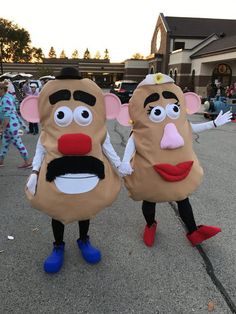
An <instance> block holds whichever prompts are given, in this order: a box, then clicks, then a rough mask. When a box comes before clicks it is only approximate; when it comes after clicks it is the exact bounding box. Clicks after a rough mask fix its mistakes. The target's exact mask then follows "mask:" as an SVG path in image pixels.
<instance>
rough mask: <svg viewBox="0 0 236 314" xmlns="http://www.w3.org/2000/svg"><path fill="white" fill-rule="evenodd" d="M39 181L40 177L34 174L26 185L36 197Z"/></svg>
mask: <svg viewBox="0 0 236 314" xmlns="http://www.w3.org/2000/svg"><path fill="white" fill-rule="evenodd" d="M37 181H38V175H37V174H36V173H32V174H31V175H30V177H29V180H28V182H27V184H26V187H27V189H28V190H29V191H30V193H31V194H33V195H35V191H36V186H37Z"/></svg>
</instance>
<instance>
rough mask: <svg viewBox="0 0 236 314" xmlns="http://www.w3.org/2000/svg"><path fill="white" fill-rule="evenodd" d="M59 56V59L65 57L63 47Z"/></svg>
mask: <svg viewBox="0 0 236 314" xmlns="http://www.w3.org/2000/svg"><path fill="white" fill-rule="evenodd" d="M60 58H61V59H65V58H67V56H66V53H65V50H64V49H63V50H62V51H61V54H60Z"/></svg>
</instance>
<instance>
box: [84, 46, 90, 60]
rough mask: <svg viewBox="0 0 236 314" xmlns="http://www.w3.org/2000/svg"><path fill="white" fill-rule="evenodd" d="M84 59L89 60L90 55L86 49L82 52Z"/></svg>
mask: <svg viewBox="0 0 236 314" xmlns="http://www.w3.org/2000/svg"><path fill="white" fill-rule="evenodd" d="M84 59H91V55H90V52H89V50H88V48H87V49H86V50H85V52H84Z"/></svg>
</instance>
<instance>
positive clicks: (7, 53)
mask: <svg viewBox="0 0 236 314" xmlns="http://www.w3.org/2000/svg"><path fill="white" fill-rule="evenodd" d="M0 43H1V55H2V61H3V62H30V61H34V60H35V59H36V61H42V58H43V53H42V49H41V48H35V47H31V39H30V35H29V33H28V32H27V31H26V30H25V29H24V28H20V27H19V26H18V25H17V24H14V23H13V22H11V21H8V20H6V19H3V18H0Z"/></svg>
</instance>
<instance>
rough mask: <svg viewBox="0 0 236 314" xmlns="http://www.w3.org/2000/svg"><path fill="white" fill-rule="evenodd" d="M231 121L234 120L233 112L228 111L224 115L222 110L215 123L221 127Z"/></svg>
mask: <svg viewBox="0 0 236 314" xmlns="http://www.w3.org/2000/svg"><path fill="white" fill-rule="evenodd" d="M231 119H232V112H231V111H227V112H226V113H224V114H223V111H222V110H221V111H220V113H219V114H218V116H217V117H216V118H215V120H214V122H215V125H216V126H221V125H224V124H226V123H228V122H230V121H231Z"/></svg>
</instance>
